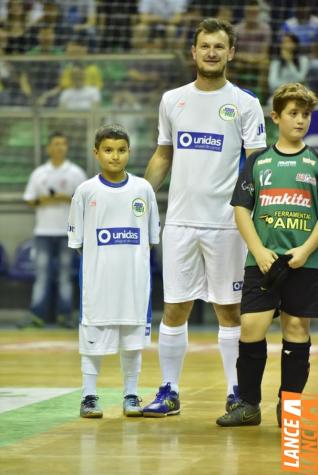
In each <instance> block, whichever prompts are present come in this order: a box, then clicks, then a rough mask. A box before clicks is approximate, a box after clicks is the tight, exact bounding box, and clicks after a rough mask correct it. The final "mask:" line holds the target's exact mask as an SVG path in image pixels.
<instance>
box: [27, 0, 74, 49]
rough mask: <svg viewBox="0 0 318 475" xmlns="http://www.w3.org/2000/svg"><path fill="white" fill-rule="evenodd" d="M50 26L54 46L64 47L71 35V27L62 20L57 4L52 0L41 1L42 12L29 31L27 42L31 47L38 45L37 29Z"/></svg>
mask: <svg viewBox="0 0 318 475" xmlns="http://www.w3.org/2000/svg"><path fill="white" fill-rule="evenodd" d="M44 26H46V27H51V28H53V30H54V35H55V46H56V47H57V48H61V49H64V47H65V44H66V43H67V41H69V39H70V38H71V35H72V31H73V30H72V27H71V25H69V24H68V23H67V22H65V21H63V18H62V15H61V11H60V8H59V6H58V5H57V4H56V3H55V2H54V1H53V0H46V1H45V2H44V3H43V8H42V14H41V16H40V17H39V18H38V19H37V21H36V22H34V23H33V25H32V27H31V28H30V32H29V38H30V39H29V44H30V47H31V48H34V47H35V46H37V45H38V34H39V29H41V28H43V27H44Z"/></svg>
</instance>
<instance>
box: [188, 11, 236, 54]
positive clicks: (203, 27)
mask: <svg viewBox="0 0 318 475" xmlns="http://www.w3.org/2000/svg"><path fill="white" fill-rule="evenodd" d="M202 31H204V32H205V33H217V32H218V31H224V32H225V33H226V34H227V36H228V38H229V45H230V48H232V46H234V45H235V41H236V36H235V32H234V28H233V26H232V25H231V23H229V22H228V21H226V20H219V19H217V18H205V19H204V20H203V21H201V23H199V26H198V28H197V29H196V30H195V33H194V39H193V45H194V46H196V44H197V41H198V36H199V34H200V33H201V32H202Z"/></svg>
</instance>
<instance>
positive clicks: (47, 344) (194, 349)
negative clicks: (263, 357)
mask: <svg viewBox="0 0 318 475" xmlns="http://www.w3.org/2000/svg"><path fill="white" fill-rule="evenodd" d="M157 348H158V345H157V343H152V344H151V346H150V347H149V348H147V349H148V350H157ZM77 349H78V342H77V341H65V340H47V341H46V340H42V341H29V342H24V343H22V342H20V343H4V344H0V351H26V350H62V351H74V350H77ZM267 349H268V352H269V353H279V352H280V351H281V349H282V345H281V343H269V344H268V345H267ZM210 350H213V351H216V350H218V344H217V343H209V342H205V343H195V342H194V343H189V347H188V352H190V353H200V352H201V351H210ZM310 352H311V354H312V355H313V354H318V345H312V346H311V350H310Z"/></svg>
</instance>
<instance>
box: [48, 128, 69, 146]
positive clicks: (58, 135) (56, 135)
mask: <svg viewBox="0 0 318 475" xmlns="http://www.w3.org/2000/svg"><path fill="white" fill-rule="evenodd" d="M55 138H63V139H65V140H66V141H67V137H66V135H65V134H63V132H60V131H58V130H56V131H54V132H52V133H51V134H50V135H49V138H48V143H51V142H52V140H53V139H55Z"/></svg>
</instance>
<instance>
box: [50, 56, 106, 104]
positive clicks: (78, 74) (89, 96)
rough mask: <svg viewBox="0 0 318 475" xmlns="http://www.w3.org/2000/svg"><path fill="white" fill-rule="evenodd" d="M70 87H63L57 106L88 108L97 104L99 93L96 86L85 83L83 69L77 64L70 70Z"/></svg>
mask: <svg viewBox="0 0 318 475" xmlns="http://www.w3.org/2000/svg"><path fill="white" fill-rule="evenodd" d="M71 83H72V85H71V87H69V88H65V89H64V90H63V91H62V92H61V94H60V97H59V106H60V107H61V108H63V109H68V110H90V109H93V108H94V107H97V106H99V104H100V102H101V94H100V91H99V89H98V88H97V87H96V86H87V85H86V84H85V71H84V69H83V68H82V67H81V66H79V65H73V67H72V70H71Z"/></svg>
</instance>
